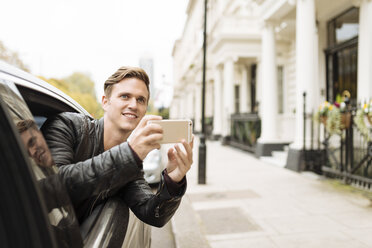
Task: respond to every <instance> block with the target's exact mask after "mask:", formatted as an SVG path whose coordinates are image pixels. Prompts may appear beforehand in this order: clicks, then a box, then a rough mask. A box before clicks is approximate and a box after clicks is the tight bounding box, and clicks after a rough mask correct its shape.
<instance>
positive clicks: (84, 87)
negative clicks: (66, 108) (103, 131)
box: [40, 72, 103, 118]
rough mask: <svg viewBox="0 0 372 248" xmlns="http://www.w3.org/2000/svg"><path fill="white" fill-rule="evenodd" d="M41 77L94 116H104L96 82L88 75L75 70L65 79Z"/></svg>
mask: <svg viewBox="0 0 372 248" xmlns="http://www.w3.org/2000/svg"><path fill="white" fill-rule="evenodd" d="M40 78H41V79H43V80H44V81H46V82H48V83H50V84H51V85H53V86H54V87H56V88H58V89H60V90H61V91H63V92H64V93H66V94H67V95H69V96H70V97H71V98H72V99H74V100H75V101H77V102H78V103H79V104H80V105H81V106H82V107H83V108H84V109H85V110H87V111H88V112H89V113H90V114H91V115H92V116H93V117H95V118H100V117H102V116H103V109H102V107H101V104H100V103H98V101H97V98H96V93H95V90H94V82H93V81H92V80H91V79H90V77H89V76H88V75H86V74H84V73H80V72H75V73H73V74H71V75H70V76H68V77H66V78H63V79H55V78H50V79H46V78H44V77H40Z"/></svg>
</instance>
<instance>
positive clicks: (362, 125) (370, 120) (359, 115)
mask: <svg viewBox="0 0 372 248" xmlns="http://www.w3.org/2000/svg"><path fill="white" fill-rule="evenodd" d="M354 123H355V125H356V126H357V128H358V130H359V131H360V133H361V134H362V135H363V136H364V137H365V138H366V139H367V141H371V140H372V137H371V130H372V100H371V101H369V102H368V103H363V104H362V105H361V107H360V108H359V109H358V110H357V112H356V115H355V117H354Z"/></svg>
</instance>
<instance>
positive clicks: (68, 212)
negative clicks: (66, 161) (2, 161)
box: [0, 80, 82, 247]
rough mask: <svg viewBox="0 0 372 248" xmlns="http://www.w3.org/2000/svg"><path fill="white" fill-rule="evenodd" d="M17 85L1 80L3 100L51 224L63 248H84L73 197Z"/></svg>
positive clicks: (0, 93) (0, 92)
mask: <svg viewBox="0 0 372 248" xmlns="http://www.w3.org/2000/svg"><path fill="white" fill-rule="evenodd" d="M11 85H13V86H14V84H13V82H10V81H5V80H0V97H1V98H2V99H3V100H4V102H5V104H6V105H7V108H8V110H9V112H10V114H11V117H12V120H13V122H14V124H15V126H16V128H17V130H18V133H19V134H20V138H21V141H22V143H23V145H24V147H25V150H26V151H27V153H28V155H29V157H30V164H31V171H32V172H33V173H34V176H35V179H36V180H37V185H38V187H39V190H40V191H41V193H42V197H43V200H44V203H45V207H46V209H47V212H48V219H49V223H50V225H51V227H52V229H53V231H54V234H55V236H56V240H57V242H58V244H59V247H81V246H82V239H81V235H80V230H79V225H78V223H77V220H76V217H75V214H74V210H73V207H72V205H71V202H70V198H69V196H68V195H67V191H66V189H65V187H64V185H63V184H62V181H61V180H60V175H59V174H58V173H57V172H58V168H57V167H56V166H55V165H54V162H53V158H52V156H51V153H50V151H49V149H48V146H47V144H46V142H45V139H44V137H43V135H42V133H41V132H40V131H39V129H38V127H37V125H36V123H35V121H34V120H33V117H32V114H31V112H30V110H29V109H28V107H27V105H26V103H25V102H24V101H23V99H22V97H20V95H19V93H18V92H15V91H16V90H17V88H16V87H10V86H11Z"/></svg>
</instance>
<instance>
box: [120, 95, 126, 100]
mask: <svg viewBox="0 0 372 248" xmlns="http://www.w3.org/2000/svg"><path fill="white" fill-rule="evenodd" d="M120 97H121V98H123V99H128V95H121V96H120Z"/></svg>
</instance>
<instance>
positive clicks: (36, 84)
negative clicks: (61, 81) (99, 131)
mask: <svg viewBox="0 0 372 248" xmlns="http://www.w3.org/2000/svg"><path fill="white" fill-rule="evenodd" d="M0 72H2V73H5V74H8V75H11V76H13V77H16V78H19V79H22V80H17V81H16V82H15V83H16V84H17V86H21V87H24V88H29V89H32V91H37V92H40V93H42V94H45V95H48V96H50V97H52V98H54V99H57V100H59V101H61V102H63V103H64V104H67V105H69V107H71V108H72V109H74V110H75V111H76V112H80V113H84V114H86V115H89V116H91V115H90V114H89V113H88V111H86V110H85V109H84V108H83V107H82V106H81V105H80V104H79V103H77V102H76V101H75V100H74V99H72V98H71V97H70V96H68V95H67V94H65V93H64V92H62V91H61V90H59V89H58V88H56V87H54V86H53V85H51V84H49V83H47V82H45V81H43V80H42V79H40V78H38V77H36V76H34V75H32V74H30V73H28V72H25V71H23V70H21V69H19V68H16V67H14V66H12V65H9V64H7V63H5V62H4V61H1V60H0Z"/></svg>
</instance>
